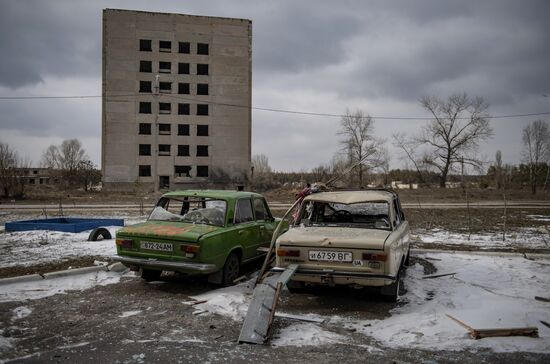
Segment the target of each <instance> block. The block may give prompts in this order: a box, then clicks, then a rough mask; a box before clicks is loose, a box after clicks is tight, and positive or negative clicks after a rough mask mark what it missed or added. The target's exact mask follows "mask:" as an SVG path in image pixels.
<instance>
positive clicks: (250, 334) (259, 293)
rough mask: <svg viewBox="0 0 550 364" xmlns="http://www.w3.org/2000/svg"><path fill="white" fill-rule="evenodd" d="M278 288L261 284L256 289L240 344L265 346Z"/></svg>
mask: <svg viewBox="0 0 550 364" xmlns="http://www.w3.org/2000/svg"><path fill="white" fill-rule="evenodd" d="M276 291H277V289H276V287H272V286H271V285H268V284H264V283H260V284H258V285H257V286H256V288H255V289H254V295H253V296H252V301H251V302H250V305H249V306H248V311H247V313H246V317H245V318H244V322H243V326H242V328H241V333H240V335H239V343H248V344H263V343H264V342H265V341H266V339H267V334H268V332H269V324H270V318H271V310H272V308H273V302H274V298H275V293H276Z"/></svg>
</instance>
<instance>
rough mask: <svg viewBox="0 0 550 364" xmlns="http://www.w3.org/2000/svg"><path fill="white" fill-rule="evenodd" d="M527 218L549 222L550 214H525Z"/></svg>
mask: <svg viewBox="0 0 550 364" xmlns="http://www.w3.org/2000/svg"><path fill="white" fill-rule="evenodd" d="M527 218H528V219H531V220H535V221H545V222H550V216H547V215H527Z"/></svg>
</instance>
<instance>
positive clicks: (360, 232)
mask: <svg viewBox="0 0 550 364" xmlns="http://www.w3.org/2000/svg"><path fill="white" fill-rule="evenodd" d="M390 234H391V231H387V230H375V229H357V228H348V227H345V228H344V227H295V228H292V229H290V230H288V231H287V232H286V233H284V234H283V235H281V236H280V237H279V238H278V239H277V244H281V245H294V246H316V247H323V248H332V247H334V248H357V249H384V242H385V241H386V239H387V238H388V236H389V235H390Z"/></svg>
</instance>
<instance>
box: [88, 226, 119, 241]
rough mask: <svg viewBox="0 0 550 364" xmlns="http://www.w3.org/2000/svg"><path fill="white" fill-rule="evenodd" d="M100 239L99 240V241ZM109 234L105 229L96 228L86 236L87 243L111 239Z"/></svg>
mask: <svg viewBox="0 0 550 364" xmlns="http://www.w3.org/2000/svg"><path fill="white" fill-rule="evenodd" d="M100 237H101V239H99V238H100ZM112 238H113V237H112V236H111V233H110V232H109V230H107V229H105V228H97V229H94V230H92V232H91V233H90V235H88V241H98V240H103V239H112Z"/></svg>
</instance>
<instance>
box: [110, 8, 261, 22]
mask: <svg viewBox="0 0 550 364" xmlns="http://www.w3.org/2000/svg"><path fill="white" fill-rule="evenodd" d="M108 11H114V12H115V11H116V12H124V13H142V14H152V15H178V16H188V17H192V18H214V19H221V20H230V21H241V22H248V23H252V20H250V19H244V18H228V17H224V16H210V15H192V14H181V13H163V12H159V11H145V10H131V9H114V8H105V9H103V12H104V13H105V12H108Z"/></svg>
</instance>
